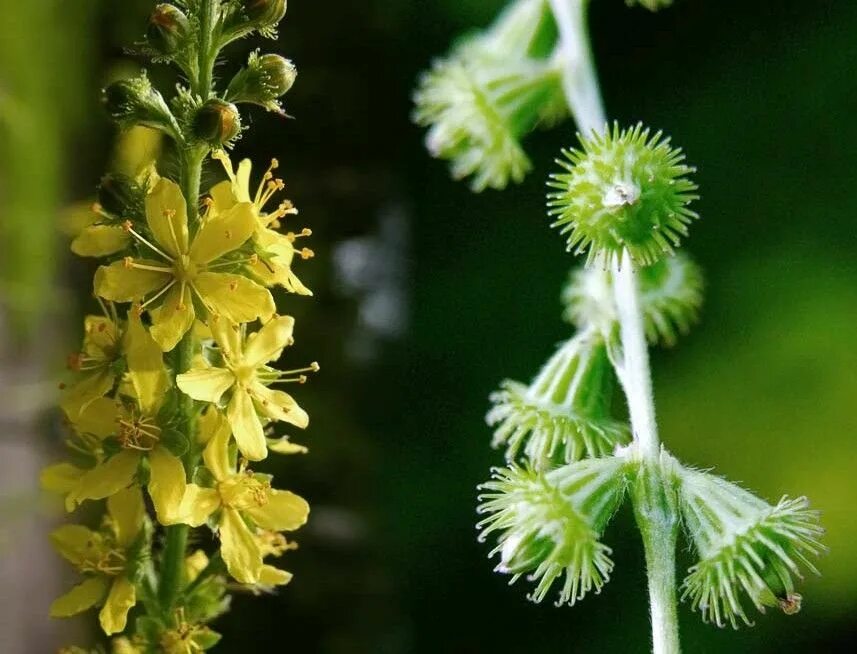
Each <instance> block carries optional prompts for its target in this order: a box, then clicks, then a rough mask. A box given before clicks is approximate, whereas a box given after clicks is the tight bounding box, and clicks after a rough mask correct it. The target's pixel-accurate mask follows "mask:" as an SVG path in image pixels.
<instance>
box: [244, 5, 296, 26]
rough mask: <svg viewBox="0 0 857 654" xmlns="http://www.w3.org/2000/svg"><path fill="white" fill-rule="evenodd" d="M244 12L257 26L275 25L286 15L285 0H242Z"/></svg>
mask: <svg viewBox="0 0 857 654" xmlns="http://www.w3.org/2000/svg"><path fill="white" fill-rule="evenodd" d="M242 4H243V5H244V13H245V14H247V18H249V19H250V20H251V21H252V22H254V23H256V24H257V25H258V26H259V27H262V28H265V27H268V28H271V27H276V25H277V23H279V22H280V21H281V20H283V16H285V15H286V0H243V2H242Z"/></svg>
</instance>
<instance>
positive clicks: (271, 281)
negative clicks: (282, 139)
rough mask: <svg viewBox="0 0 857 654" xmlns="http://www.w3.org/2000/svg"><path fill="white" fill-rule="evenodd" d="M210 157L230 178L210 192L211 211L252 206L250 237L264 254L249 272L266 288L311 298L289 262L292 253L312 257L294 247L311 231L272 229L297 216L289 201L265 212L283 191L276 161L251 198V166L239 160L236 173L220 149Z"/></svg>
mask: <svg viewBox="0 0 857 654" xmlns="http://www.w3.org/2000/svg"><path fill="white" fill-rule="evenodd" d="M211 156H212V158H213V159H217V160H219V161H220V162H221V163H222V164H223V168H224V169H225V170H226V174H227V176H228V177H229V179H228V180H226V181H223V182H220V183H219V184H216V185H215V186H214V187H213V188H212V189H211V191H210V192H209V193H210V195H211V201H212V207H213V210H214V211H215V212H217V213H219V212H225V211H228V210H229V209H231V207H232V206H233V205H235V204H236V203H239V202H250V203H252V205H253V213H254V216H255V217H256V221H257V224H256V232H255V235H254V237H253V238H254V243H255V244H256V246H257V248H258V250H260V251H261V252H262V253H263V255H262V256H261V257H260V260H259V261H258V262H256V263H254V264H253V265H251V266H250V270H251V271H252V272H253V274H254V275H256V276H257V277H258V278H259V279H260V280H261V281H262V283H264V284H265V285H266V286H275V285H279V286H282V287H283V288H285V289H286V290H287V291H289V292H290V293H297V294H299V295H312V291H310V290H309V289H308V288H307V287H306V286H304V285H303V284H302V283H301V280H300V279H298V277H297V275H295V274H294V273H293V272H292V261H293V259H294V257H295V254H298V255H300V257H301V258H302V259H309V258H311V257H312V256H313V251H312V250H310V249H309V248H301V249H300V250H297V249H296V248H295V246H294V242H295V240H296V239H298V238H300V237H303V236H310V235H311V234H312V232H311V231H310V230H309V229H307V228H304V229H302V230H301V231H300V232H298V233H297V234H295V233H294V232H288V233H286V234H281V233H279V232H277V231H276V229H275V228H277V227H279V226H280V221H281V220H282V219H284V218H285V217H286V216H287V215H296V214H297V213H298V210H297V209H296V208H295V207H294V205H293V204H292V203H291V202H290V201H288V200H284V201H283V202H281V203H280V204H279V205H278V206H277V208H276V209H275V210H274V211H271V212H270V213H266V212H265V206H266V205H267V204H268V202H269V201H270V199H271V198H272V197H273V195H274V194H275V193H276V192H277V191H281V190H283V188H285V184H283V180H281V179H275V178H274V174H273V172H272V171H274V170H275V169H276V168H277V166H278V165H279V164H278V163H277V160H276V159H273V160H272V161H271V166H270V168H268V170H267V171H266V172H265V174H264V175H263V176H262V180H261V182H260V183H259V186H258V188H257V190H256V193H255V194H252V195H251V191H250V170H251V168H252V163H251V162H250V160H249V159H244V160H243V161H241V163H240V164H238V171H237V172H236V171H235V170H234V169H233V168H232V162H231V161H230V160H229V155H227V154H226V153H225V152H224V151H223V150H218V151H216V152H215V153H214V154H212V155H211Z"/></svg>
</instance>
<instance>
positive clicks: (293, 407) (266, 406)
mask: <svg viewBox="0 0 857 654" xmlns="http://www.w3.org/2000/svg"><path fill="white" fill-rule="evenodd" d="M252 393H253V399H254V400H255V401H256V406H257V407H258V409H259V411H260V413H262V414H264V415H265V416H267V417H268V418H270V419H271V420H284V421H285V422H288V423H289V424H292V425H294V426H295V427H300V428H301V429H305V428H306V426H307V425H308V424H309V415H307V412H306V411H304V410H303V409H302V408H301V407H300V406H299V405H298V403H297V402H295V399H294V398H293V397H292V396H291V395H289V394H288V393H285V392H283V391H275V390H272V389H270V388H268V387H267V386H263V385H262V384H260V383H259V382H254V383H253V387H252Z"/></svg>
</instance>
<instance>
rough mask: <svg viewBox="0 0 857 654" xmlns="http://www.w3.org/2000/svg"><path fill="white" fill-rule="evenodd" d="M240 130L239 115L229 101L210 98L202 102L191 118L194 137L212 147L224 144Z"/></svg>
mask: <svg viewBox="0 0 857 654" xmlns="http://www.w3.org/2000/svg"><path fill="white" fill-rule="evenodd" d="M240 132H241V116H240V115H239V113H238V108H237V107H236V106H235V105H234V104H232V103H231V102H225V101H223V100H220V99H218V98H211V99H210V100H208V101H207V102H206V103H205V104H203V105H202V106H201V107H200V108H199V109H198V110H197V112H196V115H195V116H194V118H193V133H194V136H196V138H198V139H199V140H201V141H206V142H207V143H209V144H210V145H212V146H214V147H218V146H221V145H225V144H226V143H229V142H230V141H231V140H232V139H234V138H235V137H236V136H238V134H239V133H240Z"/></svg>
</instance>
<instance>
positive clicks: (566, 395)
mask: <svg viewBox="0 0 857 654" xmlns="http://www.w3.org/2000/svg"><path fill="white" fill-rule="evenodd" d="M613 384H614V373H613V371H612V368H611V366H610V361H609V359H608V358H607V349H606V346H605V344H604V340H603V338H602V336H601V334H600V333H598V332H597V331H596V330H587V331H585V332H583V333H581V334H579V335H577V336H575V337H574V338H571V339H569V340H568V341H566V342H565V343H564V344H562V345H561V346H560V347H559V349H558V350H557V351H556V353H554V355H553V356H551V358H550V359H548V361H547V362H546V363H545V365H544V366H543V367H542V370H541V371H540V372H539V374H538V375H537V376H536V378H535V379H534V380H533V381H532V383H531V384H530V385H529V386H525V385H524V384H521V383H519V382H515V381H511V380H506V381H505V382H503V385H502V387H501V389H500V390H499V391H497V392H496V393H493V394H492V395H491V401H492V402H493V403H494V406H493V408H492V409H491V410H490V411H489V412H488V415H487V416H486V417H485V420H486V422H487V423H488V424H489V425H490V426H493V427H495V431H494V440H493V445H494V447H499V446H501V445H504V446H505V447H506V458H507V459H508V460H514V459H515V458H516V457H517V456H518V455H519V454H523V455H525V456H526V457H527V458H528V459H529V460H530V462H531V463H532V465H533V466H535V467H536V468H546V467H550V466H551V465H553V464H555V463H571V462H573V461H577V460H578V459H581V458H584V457H587V456H589V457H597V456H604V455H606V454H609V453H610V452H612V451H613V449H614V448H615V447H616V445H618V444H620V443H623V442H625V441H627V439H628V429H627V427H626V426H625V425H624V424H623V423H621V422H619V421H617V420H614V419H613V418H612V417H611V415H610V401H609V399H610V397H611V393H612V388H613Z"/></svg>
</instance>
